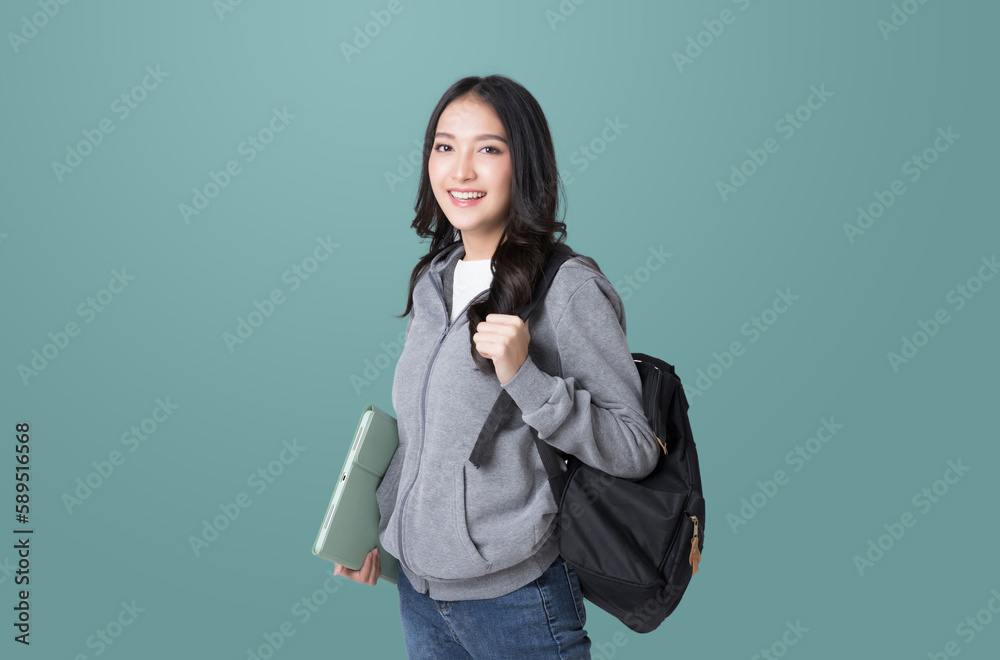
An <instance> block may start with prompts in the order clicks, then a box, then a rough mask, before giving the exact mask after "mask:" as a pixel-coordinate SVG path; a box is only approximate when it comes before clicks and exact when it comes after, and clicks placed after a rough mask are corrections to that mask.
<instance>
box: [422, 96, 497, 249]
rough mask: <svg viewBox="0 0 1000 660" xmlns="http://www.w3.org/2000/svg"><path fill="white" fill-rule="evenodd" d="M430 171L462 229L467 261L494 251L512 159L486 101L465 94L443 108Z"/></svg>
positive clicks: (453, 220) (435, 188)
mask: <svg viewBox="0 0 1000 660" xmlns="http://www.w3.org/2000/svg"><path fill="white" fill-rule="evenodd" d="M427 173H428V176H429V177H430V182H431V189H432V190H433V191H434V197H435V198H436V199H437V202H438V204H439V205H440V206H441V208H442V209H443V210H444V214H445V216H447V218H448V220H449V222H451V224H452V225H454V226H455V228H456V229H458V230H459V231H461V232H462V239H463V241H464V242H465V244H466V254H467V259H477V258H483V257H482V254H485V253H492V248H495V247H496V244H497V242H498V241H499V240H500V234H502V233H503V229H504V226H505V225H506V223H507V213H508V211H509V210H510V181H511V162H510V150H509V149H508V147H507V134H506V132H505V131H504V130H503V124H502V123H501V122H500V118H499V117H497V115H496V113H495V112H493V109H492V108H491V107H490V106H489V105H488V104H486V103H484V102H482V101H480V100H478V99H476V98H474V97H471V96H465V97H462V98H458V99H455V100H454V101H452V102H451V103H450V104H449V105H448V107H447V108H445V109H444V111H443V112H442V113H441V116H440V117H439V118H438V124H437V129H436V133H435V136H434V146H433V148H432V149H431V153H430V157H429V159H428V162H427ZM452 192H455V193H457V194H458V197H459V198H456V196H455V195H453V194H452ZM484 193H485V194H484ZM460 198H461V199H460ZM473 252H476V253H478V254H473Z"/></svg>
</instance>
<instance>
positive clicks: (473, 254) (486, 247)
mask: <svg viewBox="0 0 1000 660" xmlns="http://www.w3.org/2000/svg"><path fill="white" fill-rule="evenodd" d="M502 233H503V229H501V230H500V231H499V232H497V233H495V234H491V235H487V236H479V235H473V234H470V233H469V232H464V231H463V232H461V234H462V244H463V245H464V246H465V256H463V257H462V261H481V260H483V259H492V258H493V253H494V252H496V249H497V245H498V244H499V242H500V234H502Z"/></svg>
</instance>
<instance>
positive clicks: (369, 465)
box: [313, 403, 399, 584]
mask: <svg viewBox="0 0 1000 660" xmlns="http://www.w3.org/2000/svg"><path fill="white" fill-rule="evenodd" d="M398 446H399V435H398V432H397V427H396V419H395V418H394V417H393V416H392V415H389V414H387V413H385V412H384V411H382V410H379V409H378V408H376V407H375V406H374V405H372V404H370V403H369V404H367V405H366V406H365V408H364V411H363V412H362V414H361V420H360V421H359V422H358V427H357V430H356V431H355V433H354V439H353V441H352V442H351V447H350V450H349V451H348V453H347V458H346V459H345V460H344V467H343V469H342V470H341V471H340V472H339V473H338V474H337V486H336V488H335V489H334V491H333V497H332V498H330V505H329V506H328V507H327V510H326V515H325V516H323V523H322V526H321V527H320V530H319V534H318V535H317V536H316V542H315V543H314V544H313V554H314V555H316V556H317V557H322V558H323V559H327V560H329V561H332V562H336V563H338V564H340V565H341V566H344V567H346V568H350V569H352V570H355V571H356V570H358V569H360V568H361V566H362V564H364V560H365V557H366V556H367V555H368V553H369V552H370V551H371V549H372V548H374V547H376V546H378V551H379V558H380V561H381V567H382V574H381V576H380V577H379V579H380V580H385V581H386V582H389V583H391V584H396V577H397V575H398V571H399V562H398V561H397V560H396V558H395V557H393V556H392V555H390V554H389V553H388V552H386V551H385V549H384V548H383V547H382V544H381V543H380V542H379V539H378V526H379V521H380V519H381V514H380V513H379V508H378V500H376V499H375V491H376V489H377V488H378V486H379V484H380V483H382V476H383V475H384V474H385V471H386V468H387V467H388V466H389V461H391V460H392V456H393V454H395V453H396V448H397V447H398Z"/></svg>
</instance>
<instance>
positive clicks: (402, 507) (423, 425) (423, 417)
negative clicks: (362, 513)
mask: <svg viewBox="0 0 1000 660" xmlns="http://www.w3.org/2000/svg"><path fill="white" fill-rule="evenodd" d="M430 279H431V283H432V284H434V289H435V290H436V291H437V293H438V298H439V299H440V300H441V305H442V306H443V307H444V315H445V327H444V330H443V331H442V332H441V334H440V335H439V336H438V340H437V344H435V346H434V352H433V353H431V359H430V361H429V362H428V364H427V370H426V371H425V372H424V384H423V391H422V392H421V395H420V444H419V445H418V446H417V469H416V470H415V471H414V473H413V479H411V480H410V484H409V486H408V487H407V489H406V492H405V493H403V499H402V501H401V502H400V503H399V515H397V516H396V517H397V518H398V519H399V520H398V526H397V530H398V532H399V533H398V537H399V557H398V559H399V561H400V563H405V562H404V559H403V514H404V513H405V511H406V501H407V498H409V496H410V492H411V491H412V490H413V486H414V484H416V483H417V475H418V474H419V473H420V457H421V454H422V453H423V448H424V432H425V431H426V429H427V381H428V380H430V376H431V370H432V369H433V368H434V361H435V360H436V359H437V354H438V351H439V350H440V349H441V344H442V342H444V339H445V337H446V336H447V335H448V332H449V331H450V330H451V328H452V326H453V325H455V324H454V323H453V322H452V321H451V319H450V318H449V317H448V305H447V303H446V302H445V299H444V292H443V291H442V290H441V285H440V284H439V283H438V281H437V274H436V273H435V274H431V276H430ZM484 293H489V289H483V290H482V291H480V292H479V293H477V294H476V295H475V296H473V297H472V300H470V301H469V302H468V303H466V305H465V307H463V308H462V311H461V312H460V313H459V314H458V316H456V317H455V320H456V321H457V320H458V319H460V318H462V315H463V314H465V313H466V311H467V310H468V309H469V306H471V305H472V304H473V303H474V302H476V299H477V298H479V296H481V295H483V294H484Z"/></svg>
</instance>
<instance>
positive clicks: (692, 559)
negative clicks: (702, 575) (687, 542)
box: [688, 515, 701, 576]
mask: <svg viewBox="0 0 1000 660" xmlns="http://www.w3.org/2000/svg"><path fill="white" fill-rule="evenodd" d="M688 518H690V519H691V520H692V521H694V535H693V536H692V537H691V554H689V555H688V563H689V564H691V569H692V570H691V575H692V576H693V575H694V574H695V573H697V572H698V562H700V561H701V550H699V549H698V516H691V515H689V516H688Z"/></svg>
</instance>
